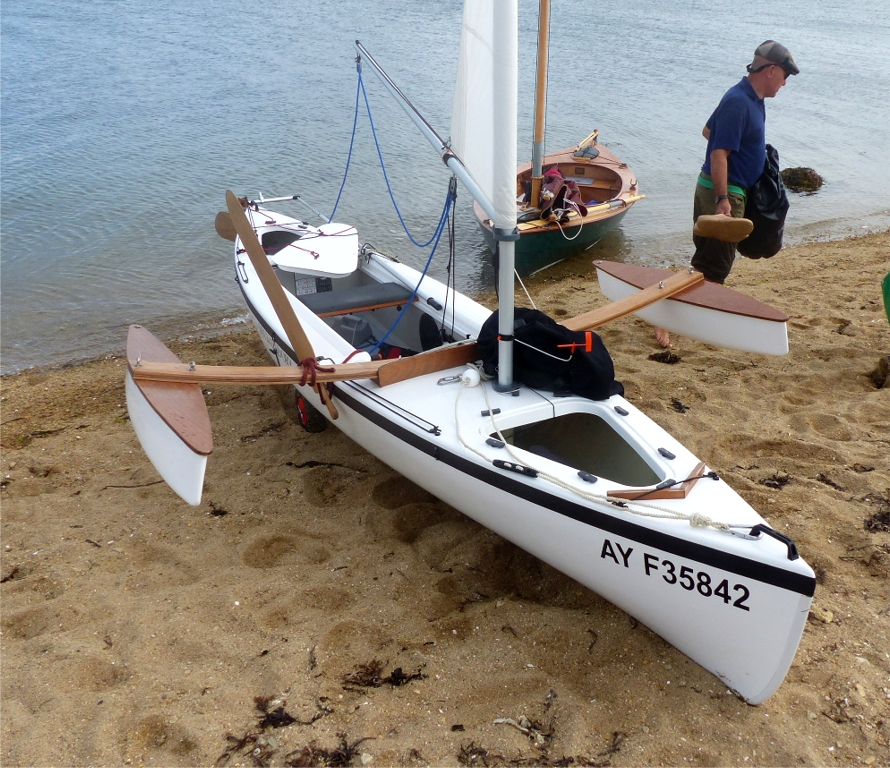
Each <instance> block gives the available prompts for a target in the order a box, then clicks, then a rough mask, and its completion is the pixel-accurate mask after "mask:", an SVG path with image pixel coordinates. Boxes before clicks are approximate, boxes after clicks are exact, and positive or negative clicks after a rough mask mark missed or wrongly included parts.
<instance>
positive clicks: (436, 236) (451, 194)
mask: <svg viewBox="0 0 890 768" xmlns="http://www.w3.org/2000/svg"><path fill="white" fill-rule="evenodd" d="M356 70H357V71H358V85H357V87H356V91H355V115H354V117H353V120H352V137H351V138H350V139H349V154H348V155H347V157H346V170H345V171H344V172H343V181H342V183H341V184H340V191H339V192H338V193H337V200H336V202H335V203H334V210H333V211H332V212H331V216H330V220H331V221H333V220H334V214H335V213H336V212H337V207H338V206H339V205H340V197H341V196H342V194H343V189H344V187H345V186H346V178H347V176H348V175H349V166H350V164H351V162H352V150H353V147H354V146H355V136H356V133H357V126H358V113H359V93H361V94H362V96H363V97H364V100H365V108H366V109H367V112H368V120H369V121H370V123H371V134H372V135H373V137H374V146H375V147H376V148H377V157H378V158H379V159H380V168H381V170H382V171H383V179H384V181H385V182H386V190H387V192H388V193H389V199H390V200H391V201H392V205H393V208H395V211H396V214H397V215H398V217H399V221H400V222H401V224H402V229H404V230H405V234H406V235H408V239H409V240H410V241H411V242H412V243H414V245H416V246H417V247H418V248H426V247H427V246H428V245H429V244H430V243H433V247H432V250H431V251H430V255H429V257H428V258H427V261H426V266H425V267H424V268H423V272H422V273H421V275H420V280H418V281H417V285H416V286H414V290H413V291H412V292H411V298H410V299H409V300H408V302H407V303H406V304H405V306H404V307H402V311H401V312H399V315H398V317H397V318H396V319H395V322H394V323H393V324H392V326H390V328H389V330H388V331H387V332H386V333H385V334H384V335H383V338H381V339H380V341H378V342H377V343H376V344H375V345H374V346H373V347H371V348H370V349H369V350H368V352H369V353H370V354H374V353H375V352H377V350H379V349H380V346H381V345H382V344H383V343H384V342H385V341H386V340H387V339H388V338H389V336H390V334H391V333H392V332H393V331H394V330H395V329H396V326H397V325H398V324H399V323H400V322H401V320H402V318H403V317H404V316H405V313H406V312H407V311H408V309H410V308H411V305H412V304H413V303H414V299H415V298H416V297H417V292H418V291H419V290H420V284H421V283H422V282H423V279H424V278H425V277H426V274H427V272H428V271H429V268H430V264H432V262H433V256H434V255H435V253H436V249H437V248H438V247H439V241H440V240H441V239H442V233H443V232H444V231H445V224H446V223H447V221H448V214H449V212H450V211H451V206H452V205H453V203H454V199H455V197H456V196H457V192H456V189H455V188H454V186H453V185H451V186H449V189H448V194H447V195H446V196H445V205H444V207H443V208H442V214H441V216H440V217H439V221H438V223H437V224H436V229H435V231H434V232H433V235H432V237H430V239H429V240H427V241H426V242H425V243H418V242H417V240H415V239H414V236H413V235H412V234H411V232H410V231H409V230H408V225H407V224H405V219H404V218H403V217H402V212H401V211H400V210H399V205H398V203H396V198H395V195H394V194H393V191H392V186H391V185H390V183H389V176H388V175H387V173H386V163H385V162H384V161H383V151H382V150H381V149H380V142H379V141H378V140H377V129H376V128H375V127H374V117H373V116H372V115H371V104H370V102H369V101H368V94H367V91H365V83H364V80H363V79H362V67H361V61H358V62H357V64H356Z"/></svg>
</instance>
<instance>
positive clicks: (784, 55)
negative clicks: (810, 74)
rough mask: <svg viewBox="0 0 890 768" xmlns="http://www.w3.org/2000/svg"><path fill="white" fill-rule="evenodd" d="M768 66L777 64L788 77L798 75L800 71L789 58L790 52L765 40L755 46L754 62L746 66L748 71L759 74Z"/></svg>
mask: <svg viewBox="0 0 890 768" xmlns="http://www.w3.org/2000/svg"><path fill="white" fill-rule="evenodd" d="M770 64H778V65H779V66H780V67H781V68H782V69H784V70H785V71H786V72H787V73H788V74H789V75H799V74H800V69H799V68H798V66H797V64H795V63H794V59H793V58H792V57H791V51H789V50H788V49H787V48H786V47H785V46H784V45H782V44H781V43H777V42H776V41H775V40H767V41H765V42H763V43H761V44H760V45H758V46H757V50H756V51H754V61H752V62H751V63H750V64H749V65H748V71H749V72H759V71H760V70H761V69H764V68H765V67H768V66H769V65H770Z"/></svg>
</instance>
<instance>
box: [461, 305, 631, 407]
mask: <svg viewBox="0 0 890 768" xmlns="http://www.w3.org/2000/svg"><path fill="white" fill-rule="evenodd" d="M588 333H589V334H590V340H591V341H592V344H591V347H592V348H591V350H590V351H589V352H588V351H586V346H587V343H588ZM513 337H514V339H515V341H514V343H513V378H514V379H515V380H516V381H517V382H519V383H521V384H525V385H526V386H528V387H532V388H533V389H543V390H545V391H549V392H555V393H561V392H570V393H572V394H575V395H580V396H581V397H587V398H590V399H591V400H606V399H607V398H609V397H611V396H612V395H623V394H624V387H623V386H621V384H620V383H619V382H617V381H615V366H614V365H613V364H612V357H611V356H610V355H609V352H608V350H607V349H606V347H605V345H604V344H603V341H602V339H601V338H600V337H599V336H597V334H595V333H593V332H592V331H570V330H569V329H568V328H566V327H565V326H563V325H559V323H557V322H556V321H555V320H553V319H552V318H550V317H548V316H547V315H545V314H544V313H543V312H539V311H538V310H536V309H522V308H519V309H516V310H515V311H514V320H513ZM560 344H575V345H577V346H576V347H575V350H574V351H572V349H571V348H568V349H567V348H560V347H559V345H560ZM477 348H478V350H479V356H480V357H481V358H482V369H483V370H484V371H485V373H486V374H488V375H489V376H495V375H496V374H497V358H498V313H497V312H493V313H492V314H491V316H490V317H489V318H488V320H486V321H485V323H484V324H483V326H482V330H481V331H480V332H479V339H478V341H477Z"/></svg>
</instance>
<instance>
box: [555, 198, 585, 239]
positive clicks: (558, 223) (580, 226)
mask: <svg viewBox="0 0 890 768" xmlns="http://www.w3.org/2000/svg"><path fill="white" fill-rule="evenodd" d="M566 205H570V206H572V207H574V209H575V213H577V214H578V215H579V216H581V211H580V210H578V204H577V203H572V202H569V201H568V200H567V201H566ZM566 226H567V227H569V226H573V225H572V224H570V223H568V222H567V223H566ZM556 227H557V229H559V234H561V235H562V236H563V239H564V240H568V241H569V242H572V240H577V239H578V237H580V235H581V232H582V231H583V230H584V217H583V216H581V219H580V221H579V223H578V231H577V232H576V233H575V236H574V237H569V236H568V235H567V234H566V233H565V230H564V229H563V228H562V224H561V223H560V221H559V217H557V219H556Z"/></svg>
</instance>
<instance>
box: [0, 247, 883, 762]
mask: <svg viewBox="0 0 890 768" xmlns="http://www.w3.org/2000/svg"><path fill="white" fill-rule="evenodd" d="M888 269H890V233H888V232H884V233H880V234H874V235H868V236H864V237H861V238H857V239H853V240H846V241H839V242H823V243H813V244H807V245H802V246H798V247H794V248H790V249H786V250H784V251H782V252H781V253H780V254H779V255H777V256H776V257H775V258H773V259H771V260H763V261H749V260H741V261H739V262H737V264H736V266H735V268H734V270H733V273H732V275H731V276H730V278H729V280H728V281H727V285H728V286H730V287H732V288H735V289H737V290H740V291H743V292H745V293H748V294H749V295H752V296H754V297H755V298H758V299H760V300H762V301H765V302H767V303H770V304H772V305H774V306H776V307H777V308H779V309H782V310H783V311H785V312H786V313H787V314H789V315H790V317H791V320H790V321H789V337H790V345H791V352H790V354H788V355H787V356H784V357H764V356H757V355H752V354H746V353H738V352H732V351H727V350H723V349H718V348H715V347H711V346H707V345H704V344H700V343H697V342H694V341H691V340H689V339H684V338H674V340H673V349H672V350H671V351H672V352H673V353H674V355H676V357H677V358H679V359H678V360H677V361H676V362H675V363H674V364H665V363H663V362H658V361H656V360H652V359H650V355H653V354H655V353H658V352H660V351H661V350H660V348H659V347H658V345H657V344H656V342H655V339H654V335H653V332H652V328H651V327H650V326H648V325H646V324H645V323H643V322H642V321H640V320H638V319H635V318H626V319H623V320H619V321H617V322H615V323H613V324H611V325H609V326H608V327H606V328H604V329H603V330H602V331H601V335H602V337H603V339H604V341H605V343H606V345H607V347H608V349H609V351H610V352H611V354H612V357H613V359H614V361H615V369H616V376H617V378H618V379H619V380H620V381H621V382H622V383H623V384H624V386H625V388H626V393H627V397H628V399H629V400H630V401H631V402H633V403H634V404H635V405H637V406H638V407H640V408H641V409H642V410H643V411H644V412H646V413H647V414H648V415H649V416H650V417H652V418H653V419H654V420H655V421H656V422H658V423H659V424H660V425H662V426H663V427H664V428H665V429H667V430H668V431H669V432H670V433H672V434H673V435H675V436H676V437H677V438H678V439H679V440H680V441H681V442H683V443H685V444H686V445H687V446H688V447H689V448H690V449H691V450H692V451H693V452H695V453H696V454H697V455H699V456H700V457H701V458H702V459H703V460H705V461H706V462H707V463H708V465H709V467H711V468H713V469H715V470H716V471H717V472H718V473H719V474H720V476H721V477H722V478H723V479H724V480H725V481H726V482H728V483H729V484H730V485H732V487H733V488H735V489H736V490H737V491H738V492H739V493H740V494H741V495H742V496H743V497H744V498H745V499H746V500H747V501H748V502H749V503H750V504H751V505H752V506H754V507H755V508H756V509H757V510H758V511H759V512H760V513H761V514H762V515H763V516H764V517H765V518H766V519H767V520H768V521H769V522H770V523H771V524H772V525H773V526H774V527H776V529H777V530H779V531H781V532H783V533H785V534H787V535H789V536H791V537H792V538H793V539H794V540H795V541H796V543H797V545H798V547H799V549H800V551H801V554H802V555H803V557H804V558H805V559H806V560H807V561H808V562H809V563H810V564H811V565H812V566H813V568H814V569H815V571H816V573H817V577H818V587H817V591H816V596H815V600H814V604H813V610H812V611H811V615H810V617H809V621H808V622H807V626H806V629H805V632H804V636H803V640H802V642H801V645H800V648H799V650H798V653H797V656H796V658H795V660H794V663H793V666H792V668H791V670H790V672H789V674H788V677H787V678H786V680H785V682H784V684H783V685H782V686H781V687H780V688H779V690H778V692H777V693H776V694H775V695H774V696H773V697H772V698H770V699H769V700H767V701H766V702H765V703H764V704H762V705H760V706H749V705H747V704H745V703H744V702H743V701H740V700H739V699H738V698H737V697H736V696H735V695H733V694H732V693H731V692H730V691H728V690H727V689H726V687H725V686H724V685H722V684H721V683H720V681H719V680H718V679H716V678H715V677H713V676H712V675H711V674H710V673H708V672H706V671H705V670H704V669H702V668H701V667H699V666H697V665H696V664H695V663H693V662H691V661H690V660H689V659H688V658H686V657H685V656H684V655H683V654H681V653H680V652H678V651H677V650H675V649H674V648H673V647H671V646H670V645H668V644H667V643H665V642H664V641H663V640H662V639H660V638H659V637H658V636H657V635H655V634H654V633H652V632H651V631H650V630H649V629H647V628H646V627H645V626H643V625H642V624H640V623H638V622H636V621H635V620H634V619H633V618H631V617H629V616H628V615H627V614H625V613H624V612H622V611H620V610H618V609H617V608H615V607H614V606H613V605H611V604H610V603H608V602H606V601H605V600H603V599H601V598H599V597H598V596H597V595H596V594H594V593H592V592H590V591H588V590H587V589H585V588H582V587H580V586H579V585H578V584H577V583H575V582H573V581H572V580H570V579H569V578H567V577H565V576H563V575H561V574H560V573H558V572H557V571H555V570H553V569H552V568H550V567H549V566H545V565H543V564H542V563H540V562H539V561H537V560H536V559H535V558H533V557H531V556H529V555H527V554H525V553H524V552H522V551H521V550H519V549H517V548H516V547H514V546H513V545H511V544H509V543H507V542H505V541H504V540H503V539H501V538H500V537H498V536H497V535H495V534H493V533H491V532H489V531H488V530H486V529H484V528H482V527H480V526H478V525H477V524H476V523H474V522H472V521H471V520H469V519H468V518H466V517H464V516H463V515H461V514H460V513H458V512H456V511H454V510H453V509H451V508H450V507H448V506H447V505H445V504H444V503H442V502H440V501H438V500H437V499H435V498H434V497H432V496H430V495H429V494H427V493H426V492H425V491H422V490H421V489H419V488H417V487H416V486H414V485H412V484H411V483H409V482H408V481H406V480H404V479H403V478H401V477H400V476H399V475H398V474H396V473H395V472H393V471H392V470H391V469H389V468H388V467H387V466H386V465H384V464H383V463H382V462H380V461H379V460H377V459H376V458H374V457H373V456H371V455H369V454H368V453H366V452H365V451H364V450H362V449H360V448H359V447H358V446H356V445H355V444H354V443H352V442H351V441H350V440H348V439H347V438H345V437H344V436H343V435H342V434H340V433H339V432H338V430H337V429H336V428H334V427H329V428H328V429H327V430H326V431H325V432H323V433H320V434H309V433H307V432H305V431H303V430H302V428H301V427H300V426H299V425H298V423H297V422H296V420H295V416H294V410H293V397H292V391H288V390H287V388H248V387H229V388H223V387H219V388H210V389H208V393H207V397H206V399H207V403H208V406H209V409H210V415H211V420H212V423H213V427H214V439H215V443H216V448H215V452H214V454H213V456H212V457H211V460H210V463H209V465H208V472H207V480H206V485H205V492H204V500H203V502H202V504H201V506H200V507H190V506H188V505H186V504H185V503H184V502H182V501H180V500H179V499H178V498H177V497H176V496H175V495H174V494H173V493H172V492H171V491H170V490H169V489H168V488H167V487H166V486H165V485H164V484H163V483H162V482H161V481H160V479H159V477H158V475H157V474H156V472H155V471H154V469H153V468H152V466H151V465H150V464H149V462H148V460H147V459H146V458H145V456H144V455H143V453H142V451H141V449H140V447H139V445H138V443H137V440H136V438H135V436H134V434H133V432H132V430H131V428H130V425H129V423H128V419H127V412H126V407H125V405H124V390H123V376H124V370H125V366H126V361H125V360H124V359H123V358H120V357H113V356H109V357H107V358H105V359H101V360H97V361H94V362H92V363H89V364H86V365H78V366H71V367H63V368H56V369H47V370H39V371H28V372H25V373H21V374H18V375H14V376H9V377H4V378H3V380H2V401H0V405H2V411H0V414H2V416H0V418H2V460H0V469H2V496H0V498H2V534H0V535H2V539H0V544H2V571H0V581H2V586H0V598H2V635H0V641H2V648H0V662H2V702H0V703H2V730H0V737H2V745H0V762H2V764H3V765H7V766H50V765H53V766H68V765H72V766H73V765H77V766H86V765H96V766H119V765H162V766H180V765H182V766H191V765H203V766H206V765H219V766H223V765H229V766H237V765H245V766H266V765H268V766H285V765H290V766H297V765H363V766H368V765H370V766H396V765H398V766H402V765H406V766H407V765H443V766H456V765H466V766H494V765H554V766H555V765H562V766H565V765H595V766H605V765H612V766H642V765H647V766H649V765H651V766H663V765H698V766H717V765H736V766H743V765H752V766H753V765H761V766H794V765H805V766H817V765H818V766H821V765H844V766H851V765H864V766H887V765H890V581H888V579H890V382H888V384H887V386H886V387H885V388H879V384H880V383H881V381H880V379H881V377H880V376H879V375H878V374H877V373H876V371H877V369H878V368H879V363H880V362H881V360H882V358H886V357H887V356H888V355H890V324H888V322H887V317H886V315H885V313H884V308H883V305H882V303H881V297H880V280H881V278H882V277H883V275H884V274H885V273H886V272H887V270H888ZM527 285H528V288H529V290H530V292H531V293H532V295H533V296H534V298H535V301H536V303H537V304H538V307H539V308H540V309H543V310H544V311H546V312H548V313H550V314H551V315H553V316H554V317H555V318H556V319H557V320H558V319H559V318H560V317H571V316H573V315H576V314H580V313H581V312H582V311H586V310H589V309H592V308H594V307H596V306H600V305H602V304H604V303H605V299H604V298H603V297H602V295H601V294H600V293H599V290H598V287H597V281H596V277H595V271H594V269H593V267H592V264H591V263H590V259H589V258H585V259H580V260H579V259H575V260H573V261H572V262H570V263H568V264H564V265H560V266H558V267H556V268H554V269H553V270H550V271H548V272H545V273H543V274H541V275H539V276H537V277H535V278H533V279H531V280H530V281H528V282H527ZM517 301H518V303H521V304H523V305H527V302H526V300H525V299H524V298H518V299H517ZM122 333H123V331H122ZM169 344H170V347H171V348H172V349H173V350H174V351H175V352H176V353H177V354H178V355H179V356H180V357H181V358H182V359H185V360H194V361H196V362H199V363H207V364H210V363H225V364H240V365H244V364H251V363H255V364H266V363H267V357H266V355H265V352H264V350H263V348H262V346H261V344H260V343H259V341H258V339H257V337H256V335H255V334H254V333H253V331H252V330H243V331H238V332H232V333H229V334H227V335H224V336H218V337H215V338H204V339H200V338H188V337H186V338H181V339H175V340H171V341H170V342H169Z"/></svg>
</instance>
